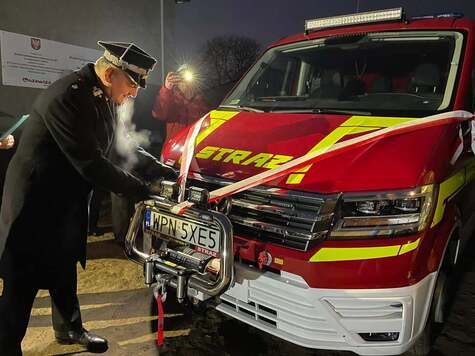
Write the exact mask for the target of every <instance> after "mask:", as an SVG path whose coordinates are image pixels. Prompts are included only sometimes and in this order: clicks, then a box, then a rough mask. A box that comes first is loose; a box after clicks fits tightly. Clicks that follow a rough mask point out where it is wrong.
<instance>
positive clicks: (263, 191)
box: [189, 178, 336, 251]
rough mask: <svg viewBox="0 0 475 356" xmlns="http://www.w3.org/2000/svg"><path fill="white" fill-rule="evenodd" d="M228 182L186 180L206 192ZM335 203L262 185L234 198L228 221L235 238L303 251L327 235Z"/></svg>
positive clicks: (330, 199) (303, 193) (209, 179)
mask: <svg viewBox="0 0 475 356" xmlns="http://www.w3.org/2000/svg"><path fill="white" fill-rule="evenodd" d="M231 183H232V182H230V181H225V180H221V179H219V180H218V179H215V178H203V179H202V180H190V181H189V185H190V186H196V187H200V188H205V189H207V190H208V191H212V190H214V189H217V188H220V187H222V186H224V185H228V184H231ZM335 203H336V197H335V196H322V195H316V194H312V193H306V192H299V191H290V190H284V189H278V188H271V187H263V186H261V187H256V188H252V189H248V190H246V191H244V192H241V193H238V194H236V195H234V196H233V197H232V208H231V211H230V213H229V218H230V220H231V222H232V223H233V228H234V233H235V234H236V235H239V236H243V237H251V238H254V239H257V240H261V241H265V242H271V243H274V244H278V245H282V246H286V247H290V248H293V249H297V250H301V251H306V250H308V249H309V248H310V247H311V246H312V245H313V244H314V243H315V242H316V241H318V240H320V239H322V238H323V237H325V236H326V234H327V232H328V229H329V228H330V224H331V221H332V219H333V211H334V207H335Z"/></svg>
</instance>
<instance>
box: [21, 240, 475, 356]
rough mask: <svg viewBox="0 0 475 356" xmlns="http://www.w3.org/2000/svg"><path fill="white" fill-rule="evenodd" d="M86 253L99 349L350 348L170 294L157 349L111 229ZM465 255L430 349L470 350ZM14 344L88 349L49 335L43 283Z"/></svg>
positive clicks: (35, 349) (133, 275)
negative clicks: (301, 339) (188, 308)
mask: <svg viewBox="0 0 475 356" xmlns="http://www.w3.org/2000/svg"><path fill="white" fill-rule="evenodd" d="M88 256H89V261H88V265H87V269H86V270H85V271H83V270H82V269H80V268H79V269H78V271H79V276H78V280H79V281H78V290H79V291H78V294H79V299H80V303H81V306H82V316H83V320H84V325H85V327H86V328H87V329H90V330H92V331H94V332H96V333H98V334H100V335H102V336H105V337H106V338H107V339H108V340H109V350H108V351H107V352H106V353H105V354H106V355H134V356H135V355H143V356H145V355H158V354H160V355H193V356H195V355H214V356H216V355H273V356H280V355H291V354H296V355H297V354H298V355H303V356H306V355H316V356H330V355H331V356H343V355H345V356H346V355H352V354H351V353H342V352H329V351H318V350H317V351H315V350H308V349H304V348H301V347H298V346H295V345H292V344H290V343H288V342H284V341H281V340H278V339H276V338H274V337H272V336H270V335H267V334H265V333H263V332H260V331H258V330H256V329H254V328H251V327H248V326H246V325H244V324H242V323H240V322H238V321H236V320H232V319H229V318H227V317H225V316H223V315H221V314H220V313H219V312H216V311H214V310H209V311H208V312H207V313H206V314H205V315H203V316H200V315H198V314H192V315H190V314H189V313H185V310H184V309H183V308H182V307H181V306H179V305H177V304H176V303H175V302H173V300H171V298H170V300H169V302H168V303H167V304H166V306H165V312H166V313H167V314H166V318H165V329H166V333H165V336H166V345H165V347H164V348H163V349H162V350H160V351H159V350H157V348H156V347H155V344H154V338H155V335H154V334H153V332H152V326H151V324H152V321H153V320H155V319H156V318H155V317H154V316H153V315H152V313H151V307H152V299H151V290H150V289H148V288H146V287H144V285H143V277H142V269H141V267H139V266H138V265H136V264H134V263H133V262H130V261H128V260H127V259H126V258H125V257H124V254H123V252H122V249H121V247H120V246H119V245H117V244H116V243H115V242H114V241H113V240H112V235H111V234H106V235H104V236H101V237H90V238H89V243H88ZM472 261H473V259H470V260H469V261H467V262H468V263H467V265H466V268H465V270H466V273H465V274H464V276H463V280H462V284H461V287H460V290H459V292H458V293H457V298H456V301H455V305H454V307H453V309H452V312H451V315H450V318H449V320H448V323H447V324H446V325H445V327H444V329H443V331H442V333H441V335H440V336H439V337H438V338H437V340H436V343H435V347H434V350H433V351H432V353H431V356H445V355H447V356H448V355H450V356H469V355H475V263H472ZM249 340H252V342H247V341H249ZM22 347H23V350H24V354H25V355H26V356H33V355H35V356H36V355H76V354H81V355H84V356H86V355H89V353H87V352H85V351H84V350H83V349H82V348H81V347H79V346H74V345H72V346H62V345H58V344H57V343H56V342H55V341H54V337H53V330H52V327H51V309H50V300H49V296H48V293H47V292H45V291H41V292H40V293H39V294H38V296H37V298H36V301H35V304H34V308H33V312H32V316H31V319H30V323H29V327H28V331H27V334H26V337H25V339H24V341H23V344H22Z"/></svg>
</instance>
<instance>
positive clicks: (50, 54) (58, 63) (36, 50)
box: [0, 31, 103, 89]
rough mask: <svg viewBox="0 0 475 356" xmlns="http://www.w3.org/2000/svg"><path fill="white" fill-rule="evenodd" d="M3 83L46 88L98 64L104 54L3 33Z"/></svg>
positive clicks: (0, 34) (0, 32)
mask: <svg viewBox="0 0 475 356" xmlns="http://www.w3.org/2000/svg"><path fill="white" fill-rule="evenodd" d="M0 43H1V62H2V84H3V85H13V86H20V87H30V88H42V89H44V88H46V87H48V85H50V84H51V83H52V82H54V81H55V80H57V79H59V78H60V77H62V76H64V75H66V74H68V73H71V72H72V71H74V70H78V69H80V68H81V67H83V66H84V65H85V64H86V63H90V62H95V60H96V59H97V58H99V57H100V56H101V55H102V53H103V52H102V51H99V50H95V49H90V48H85V47H79V46H74V45H70V44H67V43H62V42H56V41H50V40H45V39H42V38H36V37H31V36H26V35H21V34H18V33H12V32H7V31H0Z"/></svg>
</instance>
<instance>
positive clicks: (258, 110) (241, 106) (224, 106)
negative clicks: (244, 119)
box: [218, 105, 264, 112]
mask: <svg viewBox="0 0 475 356" xmlns="http://www.w3.org/2000/svg"><path fill="white" fill-rule="evenodd" d="M219 108H223V109H235V110H239V111H250V112H264V110H260V109H257V108H253V107H252V106H243V105H220V106H218V109H219Z"/></svg>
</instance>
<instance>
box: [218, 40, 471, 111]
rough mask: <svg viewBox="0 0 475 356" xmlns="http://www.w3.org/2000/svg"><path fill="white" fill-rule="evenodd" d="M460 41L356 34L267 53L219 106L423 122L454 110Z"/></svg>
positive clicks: (299, 44)
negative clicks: (398, 117) (421, 118)
mask: <svg viewBox="0 0 475 356" xmlns="http://www.w3.org/2000/svg"><path fill="white" fill-rule="evenodd" d="M462 47H463V35H462V34H461V33H458V32H447V31H417V32H415V31H411V32H383V33H366V34H353V35H348V36H339V37H330V38H324V39H317V40H311V41H304V42H299V43H294V44H291V45H284V46H279V47H275V48H272V49H270V50H268V51H267V52H266V53H264V55H263V56H262V57H261V58H260V60H259V61H258V62H257V63H256V64H255V65H254V66H253V67H252V68H251V70H250V71H249V72H248V74H247V75H246V76H245V77H244V78H243V79H242V80H241V82H240V83H239V85H238V86H237V87H236V88H235V90H234V91H233V92H232V93H231V94H230V95H229V96H228V97H227V98H226V99H225V100H224V102H223V103H222V105H223V106H226V107H236V108H239V107H243V108H244V107H245V108H247V109H254V110H264V111H288V112H334V113H338V112H360V113H363V114H364V113H366V114H368V115H369V114H372V115H374V114H381V115H385V114H387V115H404V114H405V115H411V116H424V115H429V114H433V113H436V112H440V111H444V110H448V109H450V106H451V102H452V96H453V94H454V88H455V84H456V80H457V72H458V68H459V63H460V58H461V52H462Z"/></svg>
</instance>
